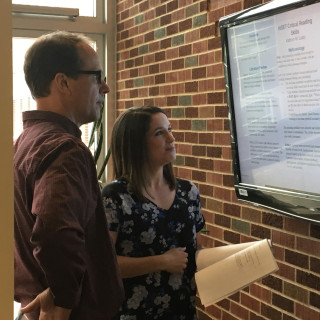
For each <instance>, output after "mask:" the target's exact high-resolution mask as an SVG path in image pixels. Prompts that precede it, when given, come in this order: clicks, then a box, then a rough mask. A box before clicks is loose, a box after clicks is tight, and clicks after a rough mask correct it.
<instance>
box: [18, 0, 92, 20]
mask: <svg viewBox="0 0 320 320" xmlns="http://www.w3.org/2000/svg"><path fill="white" fill-rule="evenodd" d="M12 4H24V5H32V6H45V7H60V8H78V9H79V14H80V15H81V16H86V17H95V16H96V0H64V1H61V0H12Z"/></svg>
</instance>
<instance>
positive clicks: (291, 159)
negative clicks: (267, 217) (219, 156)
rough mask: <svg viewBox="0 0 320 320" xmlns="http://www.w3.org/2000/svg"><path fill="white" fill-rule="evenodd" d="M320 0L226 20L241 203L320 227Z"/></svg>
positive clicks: (279, 3)
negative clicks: (319, 34) (319, 225)
mask: <svg viewBox="0 0 320 320" xmlns="http://www.w3.org/2000/svg"><path fill="white" fill-rule="evenodd" d="M318 30H320V2H319V0H318V1H295V2H292V1H284V0H275V1H271V2H269V3H267V4H264V5H259V6H256V7H253V8H251V9H248V10H245V11H242V12H238V13H236V14H234V15H231V16H227V17H224V18H222V19H221V20H220V31H221V40H222V48H223V60H224V69H225V79H226V89H227V98H228V107H229V116H230V122H231V142H232V151H233V167H234V174H235V188H236V193H237V196H238V198H239V199H240V200H244V201H247V202H251V203H252V204H255V205H260V206H263V207H266V208H268V209H271V210H275V211H278V212H281V213H284V214H287V215H290V216H294V217H298V218H302V219H305V220H308V221H310V222H314V223H319V224H320V41H319V40H318V36H317V34H318Z"/></svg>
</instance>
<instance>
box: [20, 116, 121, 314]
mask: <svg viewBox="0 0 320 320" xmlns="http://www.w3.org/2000/svg"><path fill="white" fill-rule="evenodd" d="M23 121H24V131H23V133H22V134H21V135H20V137H19V138H18V139H17V141H16V142H15V156H14V183H15V186H14V205H15V209H14V211H15V212H14V214H15V221H14V232H15V285H14V288H15V300H16V301H19V302H21V304H22V306H25V305H26V304H28V303H29V302H30V301H32V300H33V299H34V298H35V296H36V295H38V294H39V293H40V292H42V291H43V290H44V289H46V288H47V287H50V289H51V291H52V293H53V295H54V302H55V304H56V305H57V306H60V307H63V308H69V309H73V310H72V313H71V317H70V319H73V320H108V319H111V318H112V317H113V316H114V315H115V313H117V311H118V309H119V306H120V305H121V302H122V299H123V288H122V281H121V279H120V277H119V271H118V266H117V263H116V256H115V253H114V248H113V245H112V242H111V238H110V236H109V233H108V229H107V223H106V218H105V214H104V208H103V204H102V199H101V193H100V189H99V185H98V182H97V176H96V168H95V164H94V161H93V158H92V155H91V153H90V151H89V149H88V148H87V147H86V146H85V145H84V144H83V142H82V141H81V131H80V130H79V128H78V127H77V126H76V125H75V124H74V123H73V122H72V121H70V120H69V119H67V118H65V117H63V116H61V115H58V114H56V113H52V112H47V111H28V112H25V113H24V114H23ZM28 316H29V318H30V319H38V318H37V315H31V314H30V315H28Z"/></svg>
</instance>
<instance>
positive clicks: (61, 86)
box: [53, 72, 69, 92]
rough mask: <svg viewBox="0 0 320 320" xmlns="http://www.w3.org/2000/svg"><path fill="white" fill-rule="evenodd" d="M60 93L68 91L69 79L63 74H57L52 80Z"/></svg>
mask: <svg viewBox="0 0 320 320" xmlns="http://www.w3.org/2000/svg"><path fill="white" fill-rule="evenodd" d="M53 81H54V82H55V84H56V86H57V89H58V90H59V91H61V92H65V91H66V90H67V91H69V78H68V77H67V76H66V75H65V74H64V73H61V72H60V73H57V74H56V75H55V77H54V80H53Z"/></svg>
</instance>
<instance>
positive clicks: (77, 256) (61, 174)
mask: <svg viewBox="0 0 320 320" xmlns="http://www.w3.org/2000/svg"><path fill="white" fill-rule="evenodd" d="M88 152H89V151H87V150H85V149H84V148H83V147H81V146H79V145H74V144H73V145H72V146H68V147H66V148H64V150H62V151H61V150H60V151H59V153H58V155H55V156H54V160H53V161H52V162H51V163H50V165H49V166H48V167H47V168H46V169H45V170H43V173H42V174H41V175H39V178H38V179H37V180H36V181H35V186H34V198H33V203H32V213H33V214H34V215H35V216H36V222H35V225H34V228H33V232H32V235H31V242H32V244H33V245H34V256H35V259H36V260H37V262H38V263H39V265H40V267H41V268H42V270H43V272H44V275H45V278H46V281H47V283H48V285H49V287H50V289H51V291H52V293H53V295H54V299H55V304H56V305H57V306H60V307H64V308H71V309H72V308H73V307H74V306H75V305H77V304H78V302H79V299H80V296H81V289H82V279H83V277H84V274H85V272H86V267H87V266H86V259H87V257H86V255H87V252H86V226H87V225H88V224H89V223H90V224H91V223H92V221H94V220H95V208H96V205H97V195H98V192H99V191H98V190H99V187H98V186H97V178H96V174H95V167H94V163H93V161H92V158H90V153H89V155H88ZM92 166H93V167H92Z"/></svg>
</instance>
